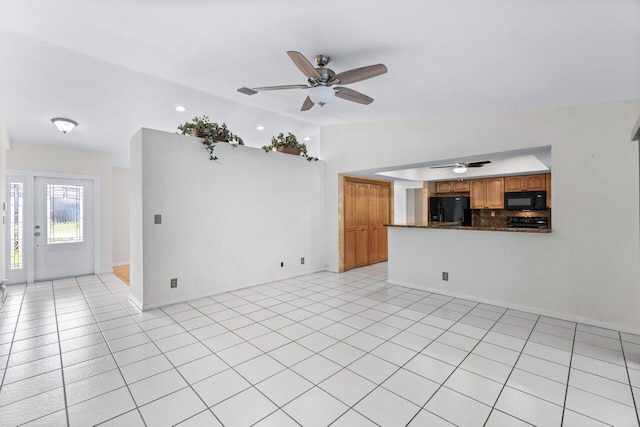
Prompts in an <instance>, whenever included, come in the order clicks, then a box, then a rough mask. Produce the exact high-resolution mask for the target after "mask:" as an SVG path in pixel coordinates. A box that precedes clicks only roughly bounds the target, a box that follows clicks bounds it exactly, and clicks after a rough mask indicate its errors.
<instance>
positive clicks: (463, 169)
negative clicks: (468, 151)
mask: <svg viewBox="0 0 640 427" xmlns="http://www.w3.org/2000/svg"><path fill="white" fill-rule="evenodd" d="M466 171H467V168H466V166H458V167H457V168H453V172H454V173H465V172H466Z"/></svg>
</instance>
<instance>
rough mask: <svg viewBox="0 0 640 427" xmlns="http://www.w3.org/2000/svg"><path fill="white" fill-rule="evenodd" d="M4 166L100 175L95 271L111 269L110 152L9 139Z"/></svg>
mask: <svg viewBox="0 0 640 427" xmlns="http://www.w3.org/2000/svg"><path fill="white" fill-rule="evenodd" d="M7 169H11V170H25V171H42V172H54V173H62V174H77V175H97V176H100V178H101V195H100V197H101V199H100V203H101V213H100V222H101V223H100V233H101V242H102V243H101V247H100V253H101V262H100V264H101V271H99V272H97V273H107V272H111V271H112V256H113V252H112V241H113V236H112V219H111V218H112V193H111V175H112V157H111V154H109V153H103V152H99V151H89V150H79V149H75V148H64V147H56V146H51V145H41V144H26V143H22V142H15V141H12V142H11V150H9V151H8V153H7ZM3 176H4V174H3Z"/></svg>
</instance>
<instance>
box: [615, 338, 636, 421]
mask: <svg viewBox="0 0 640 427" xmlns="http://www.w3.org/2000/svg"><path fill="white" fill-rule="evenodd" d="M618 337H620V347H622V358H623V359H624V367H625V370H626V371H627V379H628V380H629V389H630V390H631V399H632V400H633V406H634V409H635V411H634V412H635V413H636V420H637V421H638V425H640V413H639V412H638V409H639V408H638V402H636V397H635V395H634V394H633V384H631V375H630V374H629V365H628V364H627V356H626V353H625V351H624V344H623V341H622V334H620V331H618Z"/></svg>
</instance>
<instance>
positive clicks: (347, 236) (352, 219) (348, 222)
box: [344, 181, 357, 270]
mask: <svg viewBox="0 0 640 427" xmlns="http://www.w3.org/2000/svg"><path fill="white" fill-rule="evenodd" d="M356 233H357V227H356V184H355V182H350V181H346V182H345V183H344V268H345V269H347V270H349V269H352V268H354V267H355V266H356Z"/></svg>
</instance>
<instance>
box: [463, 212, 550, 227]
mask: <svg viewBox="0 0 640 427" xmlns="http://www.w3.org/2000/svg"><path fill="white" fill-rule="evenodd" d="M491 212H494V213H495V216H491ZM508 216H524V217H531V216H546V217H549V227H551V209H545V210H541V211H512V210H506V209H473V213H472V217H471V224H472V225H473V226H474V227H506V226H507V217H508Z"/></svg>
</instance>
